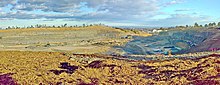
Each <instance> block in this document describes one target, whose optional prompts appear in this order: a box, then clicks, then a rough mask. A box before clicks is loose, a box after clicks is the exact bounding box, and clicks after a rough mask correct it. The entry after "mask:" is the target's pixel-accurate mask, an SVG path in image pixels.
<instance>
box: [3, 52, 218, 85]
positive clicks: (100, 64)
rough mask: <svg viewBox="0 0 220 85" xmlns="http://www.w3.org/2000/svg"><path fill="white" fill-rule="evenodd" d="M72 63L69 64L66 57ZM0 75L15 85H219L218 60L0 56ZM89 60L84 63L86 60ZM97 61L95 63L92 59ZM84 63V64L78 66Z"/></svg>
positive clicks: (48, 54) (42, 54)
mask: <svg viewBox="0 0 220 85" xmlns="http://www.w3.org/2000/svg"><path fill="white" fill-rule="evenodd" d="M70 56H71V57H72V58H73V59H71V60H69V57H70ZM0 57H1V58H0V61H1V62H0V65H1V66H0V74H6V73H14V74H13V75H12V77H13V79H14V80H16V81H17V82H18V83H19V84H40V83H42V84H58V83H63V84H67V85H73V84H83V83H84V84H107V85H108V84H114V85H115V84H120V85H121V84H123V85H128V84H132V85H143V84H158V85H159V84H163V85H170V84H199V83H201V82H206V83H209V84H211V85H213V84H219V80H220V77H219V74H220V66H219V63H220V57H219V56H218V55H213V56H209V57H204V58H200V59H194V60H192V59H187V60H179V59H174V60H166V61H148V62H143V61H128V60H117V59H111V56H109V57H106V56H102V55H100V56H99V55H71V54H69V55H66V54H63V53H58V52H18V51H2V52H0ZM88 58H89V59H90V60H89V62H87V63H86V61H87V59H88ZM93 58H97V59H93ZM82 61H85V62H82ZM62 62H68V63H70V65H71V66H77V67H78V68H77V69H76V70H75V71H74V73H73V74H70V73H66V72H61V74H57V75H56V74H54V73H53V72H51V70H58V71H59V70H62V68H59V67H60V63H62Z"/></svg>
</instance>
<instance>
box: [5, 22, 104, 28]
mask: <svg viewBox="0 0 220 85" xmlns="http://www.w3.org/2000/svg"><path fill="white" fill-rule="evenodd" d="M89 26H105V24H102V23H99V24H82V25H73V26H72V25H70V26H69V25H68V24H67V23H65V24H63V25H60V26H55V25H52V26H48V25H46V24H36V25H30V26H27V27H19V26H8V27H7V28H5V29H26V28H73V27H89Z"/></svg>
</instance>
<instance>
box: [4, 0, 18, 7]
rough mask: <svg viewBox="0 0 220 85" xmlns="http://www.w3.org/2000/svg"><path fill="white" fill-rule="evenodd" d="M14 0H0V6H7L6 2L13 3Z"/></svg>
mask: <svg viewBox="0 0 220 85" xmlns="http://www.w3.org/2000/svg"><path fill="white" fill-rule="evenodd" d="M15 3H16V0H0V7H4V6H7V5H8V4H15Z"/></svg>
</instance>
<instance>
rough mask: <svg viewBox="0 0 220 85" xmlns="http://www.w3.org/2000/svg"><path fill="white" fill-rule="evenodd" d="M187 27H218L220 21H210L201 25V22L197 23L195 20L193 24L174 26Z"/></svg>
mask: <svg viewBox="0 0 220 85" xmlns="http://www.w3.org/2000/svg"><path fill="white" fill-rule="evenodd" d="M189 27H191V28H192V27H195V28H199V27H201V28H202V27H206V28H209V27H220V22H218V23H216V22H212V23H208V24H205V25H201V24H198V23H197V22H196V23H194V25H193V26H190V25H186V26H176V28H189Z"/></svg>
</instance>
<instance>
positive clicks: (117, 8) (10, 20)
mask: <svg viewBox="0 0 220 85" xmlns="http://www.w3.org/2000/svg"><path fill="white" fill-rule="evenodd" d="M219 3H220V0H0V27H7V26H29V25H35V24H47V25H61V24H64V23H67V24H68V25H76V24H77V25H80V24H83V23H86V24H91V23H104V24H107V25H111V26H149V27H162V26H176V25H186V24H193V23H194V22H198V23H200V24H204V23H208V22H218V21H220V15H219V12H220V9H219V8H220V5H219Z"/></svg>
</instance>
